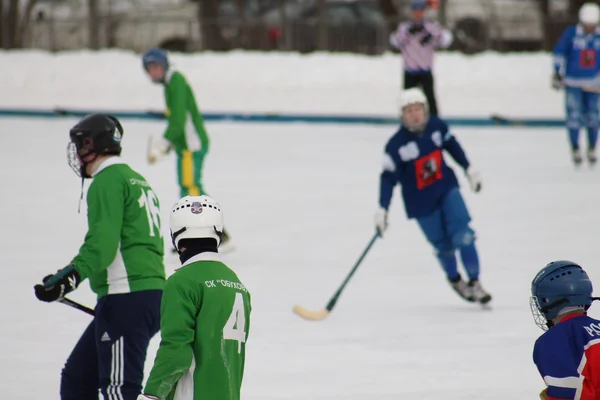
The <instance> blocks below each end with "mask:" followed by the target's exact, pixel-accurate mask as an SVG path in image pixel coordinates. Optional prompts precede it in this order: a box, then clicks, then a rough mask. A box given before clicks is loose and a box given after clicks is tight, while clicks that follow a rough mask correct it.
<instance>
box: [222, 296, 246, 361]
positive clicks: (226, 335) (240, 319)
mask: <svg viewBox="0 0 600 400" xmlns="http://www.w3.org/2000/svg"><path fill="white" fill-rule="evenodd" d="M245 326H246V315H245V314H244V297H243V296H242V294H241V293H239V292H237V293H236V294H235V301H234V303H233V311H231V315H230V316H229V319H228V320H227V322H226V323H225V326H224V327H223V339H225V340H235V341H237V342H238V353H241V352H242V343H246V331H245V330H244V329H245Z"/></svg>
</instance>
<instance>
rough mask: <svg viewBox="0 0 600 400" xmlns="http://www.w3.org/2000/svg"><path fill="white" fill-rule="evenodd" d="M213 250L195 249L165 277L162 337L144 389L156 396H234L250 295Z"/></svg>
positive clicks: (176, 399)
mask: <svg viewBox="0 0 600 400" xmlns="http://www.w3.org/2000/svg"><path fill="white" fill-rule="evenodd" d="M218 257H219V256H218V254H216V253H208V252H207V253H200V254H198V255H196V256H194V257H192V258H190V259H189V260H188V261H186V262H185V263H184V264H183V266H182V267H181V268H180V269H178V270H177V271H176V272H175V273H174V274H173V275H171V276H170V277H169V279H168V280H167V284H166V285H165V289H164V292H163V298H162V304H161V322H160V330H161V337H162V341H161V343H160V347H159V349H158V353H157V354H156V359H155V361H154V367H153V368H152V372H151V373H150V376H149V377H148V381H147V383H146V387H145V389H144V393H145V394H147V395H151V396H155V397H158V398H159V399H161V400H165V399H169V400H204V399H206V400H216V399H218V400H238V399H240V390H241V386H242V377H243V374H244V359H245V353H246V350H245V349H246V340H247V338H248V331H249V327H250V310H251V306H250V294H249V293H248V290H247V289H246V288H245V287H244V285H243V284H242V283H241V282H240V281H239V279H238V277H237V275H236V274H235V273H234V272H233V271H232V270H231V269H229V268H228V267H227V266H226V265H225V264H223V263H222V262H221V261H219V258H218Z"/></svg>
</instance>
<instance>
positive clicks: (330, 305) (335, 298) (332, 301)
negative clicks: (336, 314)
mask: <svg viewBox="0 0 600 400" xmlns="http://www.w3.org/2000/svg"><path fill="white" fill-rule="evenodd" d="M378 238H379V233H375V235H373V237H372V238H371V240H370V241H369V244H368V245H367V247H366V248H365V249H364V250H363V252H362V254H361V255H360V257H359V258H358V260H357V261H356V263H355V264H354V266H353V267H352V269H351V270H350V272H349V273H348V275H347V276H346V278H345V279H344V281H343V282H342V284H341V285H340V287H339V288H338V290H337V291H336V292H335V294H334V295H333V297H332V298H331V299H330V300H329V303H327V306H326V307H325V309H326V310H327V311H331V310H333V307H335V303H337V301H338V298H339V297H340V295H341V294H342V292H343V291H344V288H345V287H346V285H347V284H348V282H350V278H352V275H354V273H355V272H356V270H357V269H358V267H359V266H360V264H361V263H362V262H363V260H364V258H365V257H366V256H367V254H368V253H369V250H371V248H372V247H373V245H374V244H375V241H376V240H377V239H378Z"/></svg>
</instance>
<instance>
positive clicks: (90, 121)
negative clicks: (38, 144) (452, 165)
mask: <svg viewBox="0 0 600 400" xmlns="http://www.w3.org/2000/svg"><path fill="white" fill-rule="evenodd" d="M69 136H70V138H71V141H70V142H69V145H68V146H67V157H68V161H69V165H70V166H71V168H72V169H73V171H75V173H76V174H77V176H81V177H83V178H90V177H91V176H90V175H89V174H88V173H87V172H86V166H87V165H88V164H90V163H92V162H94V161H95V160H96V158H97V157H98V156H99V155H102V154H114V155H120V154H121V139H122V137H123V127H122V126H121V123H120V122H119V120H118V119H117V118H116V117H113V116H111V115H104V114H90V115H87V116H86V117H84V118H83V119H82V120H81V121H79V122H78V123H77V124H76V125H75V126H74V127H73V128H71V130H70V131H69Z"/></svg>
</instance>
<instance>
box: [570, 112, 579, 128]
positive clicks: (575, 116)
mask: <svg viewBox="0 0 600 400" xmlns="http://www.w3.org/2000/svg"><path fill="white" fill-rule="evenodd" d="M567 127H568V128H569V129H579V128H581V113H580V112H579V111H569V112H568V113H567Z"/></svg>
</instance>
